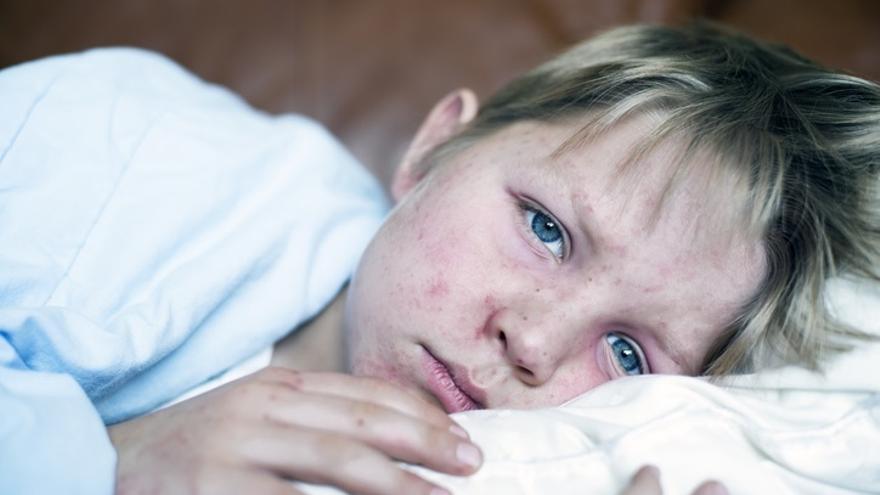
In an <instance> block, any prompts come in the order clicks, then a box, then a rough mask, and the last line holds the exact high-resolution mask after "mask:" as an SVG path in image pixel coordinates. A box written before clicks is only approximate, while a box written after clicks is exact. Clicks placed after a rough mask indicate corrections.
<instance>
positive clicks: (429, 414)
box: [266, 368, 454, 428]
mask: <svg viewBox="0 0 880 495" xmlns="http://www.w3.org/2000/svg"><path fill="white" fill-rule="evenodd" d="M266 372H267V373H268V377H269V379H271V380H274V381H277V382H279V383H283V384H284V385H285V386H287V387H290V388H293V389H294V390H301V391H304V392H314V393H321V394H327V395H338V396H342V397H348V398H350V399H356V400H361V401H364V402H377V403H380V404H382V405H384V406H385V407H389V408H391V409H394V410H396V411H399V412H401V413H403V414H406V415H409V416H412V417H414V418H420V419H422V420H423V421H427V422H429V423H432V424H435V425H437V426H439V427H444V428H448V427H449V426H451V425H452V424H454V422H453V421H452V420H451V419H450V418H449V416H448V415H447V414H446V412H445V411H444V410H443V409H441V408H440V407H438V406H436V405H435V404H431V403H429V402H426V401H425V400H423V399H422V398H421V397H419V396H418V395H416V394H415V393H413V392H411V391H408V390H406V389H404V388H402V387H400V386H397V385H394V384H392V383H389V382H387V381H384V380H380V379H377V378H370V377H355V376H351V375H343V374H340V373H298V372H296V371H293V370H290V369H287V368H271V369H267V370H266Z"/></svg>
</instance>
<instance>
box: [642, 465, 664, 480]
mask: <svg viewBox="0 0 880 495" xmlns="http://www.w3.org/2000/svg"><path fill="white" fill-rule="evenodd" d="M639 471H642V472H644V473H645V475H646V476H651V477H654V478H657V479H658V480H659V479H660V469H659V468H658V467H657V466H654V465H651V464H648V465H646V466H642V469H640V470H639Z"/></svg>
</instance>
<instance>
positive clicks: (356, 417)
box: [265, 392, 482, 475]
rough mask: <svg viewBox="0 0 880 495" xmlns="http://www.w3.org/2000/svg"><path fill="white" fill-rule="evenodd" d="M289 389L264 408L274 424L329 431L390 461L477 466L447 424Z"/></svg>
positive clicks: (471, 448) (438, 467)
mask: <svg viewBox="0 0 880 495" xmlns="http://www.w3.org/2000/svg"><path fill="white" fill-rule="evenodd" d="M290 393H291V395H292V397H291V398H290V399H289V400H283V401H276V402H275V403H273V404H272V405H271V407H268V408H267V410H266V412H265V414H266V415H267V416H268V418H270V419H271V420H272V421H273V422H274V423H276V424H279V425H285V426H286V427H305V428H311V429H315V430H324V431H329V432H335V433H338V434H340V435H344V436H348V437H352V438H354V439H357V440H358V441H360V442H363V443H366V444H368V445H370V446H372V447H374V448H376V449H378V450H380V451H382V452H384V453H385V454H386V455H388V456H391V457H393V458H395V459H398V460H401V461H404V462H408V463H411V464H421V465H423V466H425V467H428V468H430V469H433V470H435V471H440V472H444V473H450V474H457V475H465V474H471V473H473V472H474V471H475V470H476V469H477V468H478V467H479V466H480V464H482V453H481V452H480V450H479V448H478V447H477V446H476V445H474V444H472V443H471V442H470V441H469V440H467V439H466V438H462V437H461V436H459V435H458V434H456V433H454V432H453V430H451V429H450V428H448V427H447V428H442V427H441V428H438V427H437V426H435V425H433V424H429V423H426V422H425V421H422V420H421V419H418V418H414V417H411V416H408V415H406V414H402V413H400V412H398V411H396V410H394V409H390V408H388V407H385V406H383V405H380V404H376V403H373V402H362V401H355V400H351V399H348V398H344V397H337V396H332V395H321V394H302V393H299V392H290ZM271 427H272V426H271V425H269V428H271ZM266 434H271V433H269V432H268V431H267V432H266Z"/></svg>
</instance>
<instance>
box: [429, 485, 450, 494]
mask: <svg viewBox="0 0 880 495" xmlns="http://www.w3.org/2000/svg"><path fill="white" fill-rule="evenodd" d="M431 495H452V494H451V493H449V490H446V489H444V488H440V487H439V486H435V487H434V488H433V489H432V490H431Z"/></svg>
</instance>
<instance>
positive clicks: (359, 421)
mask: <svg viewBox="0 0 880 495" xmlns="http://www.w3.org/2000/svg"><path fill="white" fill-rule="evenodd" d="M357 425H358V426H364V418H358V419H357Z"/></svg>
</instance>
